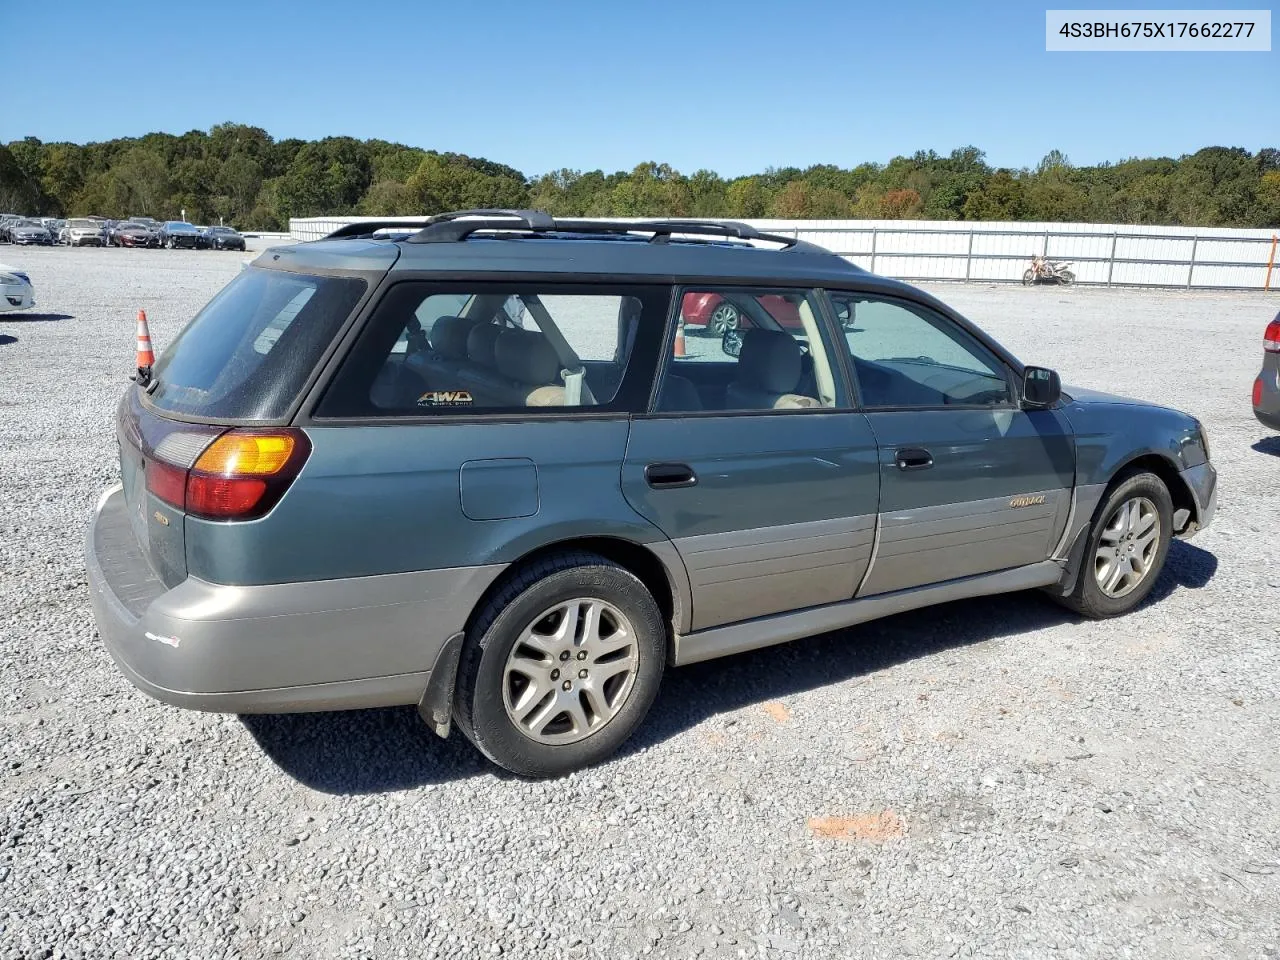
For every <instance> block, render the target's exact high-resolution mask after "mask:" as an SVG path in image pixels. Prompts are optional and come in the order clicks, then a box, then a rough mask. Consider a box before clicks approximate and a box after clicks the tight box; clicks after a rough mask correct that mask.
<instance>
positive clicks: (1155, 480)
mask: <svg viewBox="0 0 1280 960" xmlns="http://www.w3.org/2000/svg"><path fill="white" fill-rule="evenodd" d="M1135 497H1145V498H1146V499H1147V500H1149V501H1150V502H1151V503H1153V504H1154V505H1155V508H1156V513H1157V514H1158V516H1159V521H1160V535H1159V541H1158V543H1157V545H1156V553H1155V556H1154V558H1153V560H1152V562H1151V565H1150V567H1149V568H1148V570H1147V573H1146V575H1145V576H1144V577H1143V578H1142V580H1141V581H1139V583H1138V584H1137V586H1135V587H1134V588H1133V589H1132V590H1130V591H1129V592H1128V593H1126V594H1125V595H1124V596H1122V597H1111V596H1108V595H1107V594H1106V593H1104V592H1103V590H1102V587H1101V586H1100V585H1099V584H1098V578H1097V576H1096V575H1095V573H1094V570H1095V563H1096V562H1097V561H1096V556H1097V551H1098V545H1099V542H1100V541H1101V539H1102V533H1103V530H1104V529H1105V527H1106V524H1107V521H1108V520H1109V519H1110V518H1111V517H1112V515H1113V514H1114V513H1115V511H1116V509H1117V508H1118V507H1119V506H1120V505H1121V504H1122V503H1124V502H1125V501H1128V500H1132V499H1134V498H1135ZM1172 536H1173V498H1172V497H1170V496H1169V489H1168V487H1166V486H1165V485H1164V481H1163V480H1161V479H1160V478H1159V477H1158V476H1156V475H1155V474H1154V473H1149V472H1147V471H1145V470H1142V471H1135V472H1132V473H1127V474H1123V475H1121V476H1120V477H1118V478H1117V479H1116V481H1115V482H1114V483H1113V484H1112V486H1111V489H1110V490H1108V491H1107V494H1106V496H1105V497H1103V498H1102V502H1101V503H1100V504H1099V505H1098V509H1097V510H1096V511H1095V512H1094V515H1093V520H1092V522H1091V524H1090V527H1089V539H1088V542H1087V543H1086V545H1085V551H1084V558H1083V560H1081V562H1080V571H1079V573H1078V574H1077V575H1076V585H1075V589H1073V590H1072V591H1071V593H1070V594H1069V595H1067V596H1065V597H1054V599H1055V600H1057V601H1058V602H1059V603H1061V604H1062V605H1063V606H1065V607H1067V608H1069V609H1071V610H1074V611H1075V612H1076V613H1078V614H1080V615H1081V616H1083V617H1088V618H1090V619H1091V620H1102V619H1106V618H1108V617H1118V616H1120V615H1121V614H1125V613H1128V612H1129V611H1130V610H1133V609H1134V608H1135V607H1137V606H1138V605H1139V604H1140V603H1142V601H1143V600H1145V599H1146V598H1147V594H1149V593H1150V592H1151V589H1152V587H1154V586H1155V584H1156V581H1157V580H1158V579H1159V578H1160V571H1161V570H1163V569H1164V562H1165V558H1166V557H1167V556H1168V555H1169V542H1170V540H1171V539H1172Z"/></svg>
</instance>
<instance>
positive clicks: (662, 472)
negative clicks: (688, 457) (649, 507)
mask: <svg viewBox="0 0 1280 960" xmlns="http://www.w3.org/2000/svg"><path fill="white" fill-rule="evenodd" d="M644 479H645V482H646V483H647V484H649V486H651V487H653V488H654V489H655V490H658V489H669V488H671V487H692V486H696V485H697V483H698V475H697V474H696V473H694V472H693V467H691V466H689V465H688V464H687V463H651V464H649V465H648V466H647V467H645V468H644Z"/></svg>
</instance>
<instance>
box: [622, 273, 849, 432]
mask: <svg viewBox="0 0 1280 960" xmlns="http://www.w3.org/2000/svg"><path fill="white" fill-rule="evenodd" d="M671 289H672V297H671V307H670V309H669V310H668V312H667V329H666V335H665V336H664V337H663V341H662V347H661V352H660V353H659V355H658V361H659V366H658V370H657V373H656V375H655V376H654V378H653V385H652V389H651V390H650V393H649V403H648V406H647V407H646V408H645V411H644V412H643V413H640V414H636V419H644V420H669V419H672V418H675V417H680V418H685V417H697V418H699V419H704V420H705V419H711V418H714V417H761V416H764V417H769V416H782V417H793V416H796V415H797V414H802V415H810V416H812V415H813V414H820V413H848V412H849V411H850V410H855V409H857V408H856V405H855V395H854V393H853V391H852V389H851V385H852V384H851V381H850V379H849V377H848V375H847V371H846V370H845V368H844V365H843V360H842V359H840V358H839V357H837V359H836V360H835V361H834V362H832V360H831V354H832V352H833V350H834V352H835V353H837V354H839V353H841V352H844V353H848V352H849V351H848V347H847V346H845V345H843V344H841V345H840V346H842V347H843V351H842V350H841V349H836V346H837V345H836V344H835V343H834V342H829V341H831V337H832V332H831V329H832V325H831V323H830V317H827V316H826V315H825V311H828V310H830V305H829V304H828V303H827V302H826V297H825V294H824V291H823V289H822V288H821V287H819V286H815V285H813V284H785V283H758V282H754V281H753V282H750V283H744V282H737V283H718V282H715V281H710V282H689V281H684V282H677V283H675V284H674V285H673V286H672V288H671ZM722 289H732V290H740V291H747V292H751V291H756V292H759V293H766V294H767V293H775V292H778V291H795V292H799V293H803V294H805V295H806V296H808V297H810V298H811V299H812V300H813V301H814V302H815V303H816V305H817V309H816V310H815V311H814V319H815V320H816V321H817V323H818V335H819V336H821V337H822V338H823V348H824V349H825V350H826V351H827V365H828V366H829V367H830V369H831V375H832V379H833V380H834V382H835V388H836V398H835V401H836V402H835V403H834V404H832V405H831V406H829V407H796V408H790V409H785V408H784V409H773V410H659V409H658V408H657V405H658V397H659V396H660V395H661V394H662V383H663V381H664V380H665V379H666V377H667V374H668V373H669V372H670V371H671V370H672V369H674V368H675V359H676V358H675V339H676V332H677V330H678V328H679V319H680V312H681V310H682V309H683V307H684V298H685V297H686V296H687V295H688V294H690V293H715V292H716V291H717V290H722ZM761 309H764V308H763V307H762V308H761ZM765 312H768V311H767V310H766V311H765ZM778 326H779V327H780V328H782V324H781V322H779V323H778ZM782 329H784V330H785V328H782ZM841 339H842V340H843V337H842V338H841Z"/></svg>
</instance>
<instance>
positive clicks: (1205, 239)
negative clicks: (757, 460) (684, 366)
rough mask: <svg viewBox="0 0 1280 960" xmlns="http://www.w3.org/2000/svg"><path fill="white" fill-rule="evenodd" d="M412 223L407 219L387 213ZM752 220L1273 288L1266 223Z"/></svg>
mask: <svg viewBox="0 0 1280 960" xmlns="http://www.w3.org/2000/svg"><path fill="white" fill-rule="evenodd" d="M368 219H374V218H370V217H313V218H306V219H292V220H290V221H289V233H290V235H291V236H292V237H293V238H294V239H297V240H318V239H320V238H321V237H323V236H325V235H326V234H328V233H330V232H331V231H333V230H336V229H337V228H338V227H340V226H342V225H343V224H347V223H354V222H357V221H360V220H368ZM393 219H403V220H406V221H411V220H413V219H418V218H413V217H405V218H393ZM746 222H747V223H749V224H750V225H751V226H753V227H757V228H758V229H761V230H767V231H769V232H771V233H780V234H783V235H785V236H794V237H797V238H798V239H801V240H808V241H810V242H811V243H816V244H818V245H819V246H823V247H826V248H827V249H828V250H831V251H832V252H833V253H836V254H838V255H840V256H842V257H844V258H845V259H846V260H848V261H850V262H851V263H855V264H857V265H858V266H860V267H863V268H864V269H866V270H870V271H871V272H873V273H879V274H882V275H883V276H887V277H897V278H898V279H901V280H958V281H981V282H984V283H991V282H996V283H1000V282H1020V281H1021V279H1022V274H1023V271H1025V270H1026V269H1027V267H1028V266H1029V264H1030V260H1031V257H1032V256H1033V255H1035V254H1041V255H1044V256H1046V257H1048V258H1049V259H1050V260H1069V261H1071V263H1072V268H1071V269H1072V270H1073V271H1074V272H1075V275H1076V279H1077V282H1078V283H1084V284H1095V285H1099V286H1108V287H1109V286H1113V285H1114V286H1148V287H1182V288H1188V289H1192V288H1219V289H1221V288H1227V289H1241V290H1262V289H1275V288H1277V287H1280V266H1273V265H1274V262H1275V258H1276V246H1277V239H1276V234H1275V232H1274V231H1271V230H1242V229H1231V228H1221V229H1213V228H1207V227H1204V228H1202V227H1147V226H1131V225H1118V224H1097V223H986V222H955V221H928V220H748V221H746Z"/></svg>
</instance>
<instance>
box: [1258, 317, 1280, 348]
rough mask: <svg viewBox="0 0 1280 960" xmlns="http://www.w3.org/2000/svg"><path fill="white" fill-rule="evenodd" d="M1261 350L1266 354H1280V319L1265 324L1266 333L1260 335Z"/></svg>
mask: <svg viewBox="0 0 1280 960" xmlns="http://www.w3.org/2000/svg"><path fill="white" fill-rule="evenodd" d="M1262 349H1263V350H1265V351H1267V353H1280V317H1276V318H1275V319H1274V320H1272V321H1271V322H1270V323H1268V324H1267V332H1266V333H1264V334H1263V335H1262Z"/></svg>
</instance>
